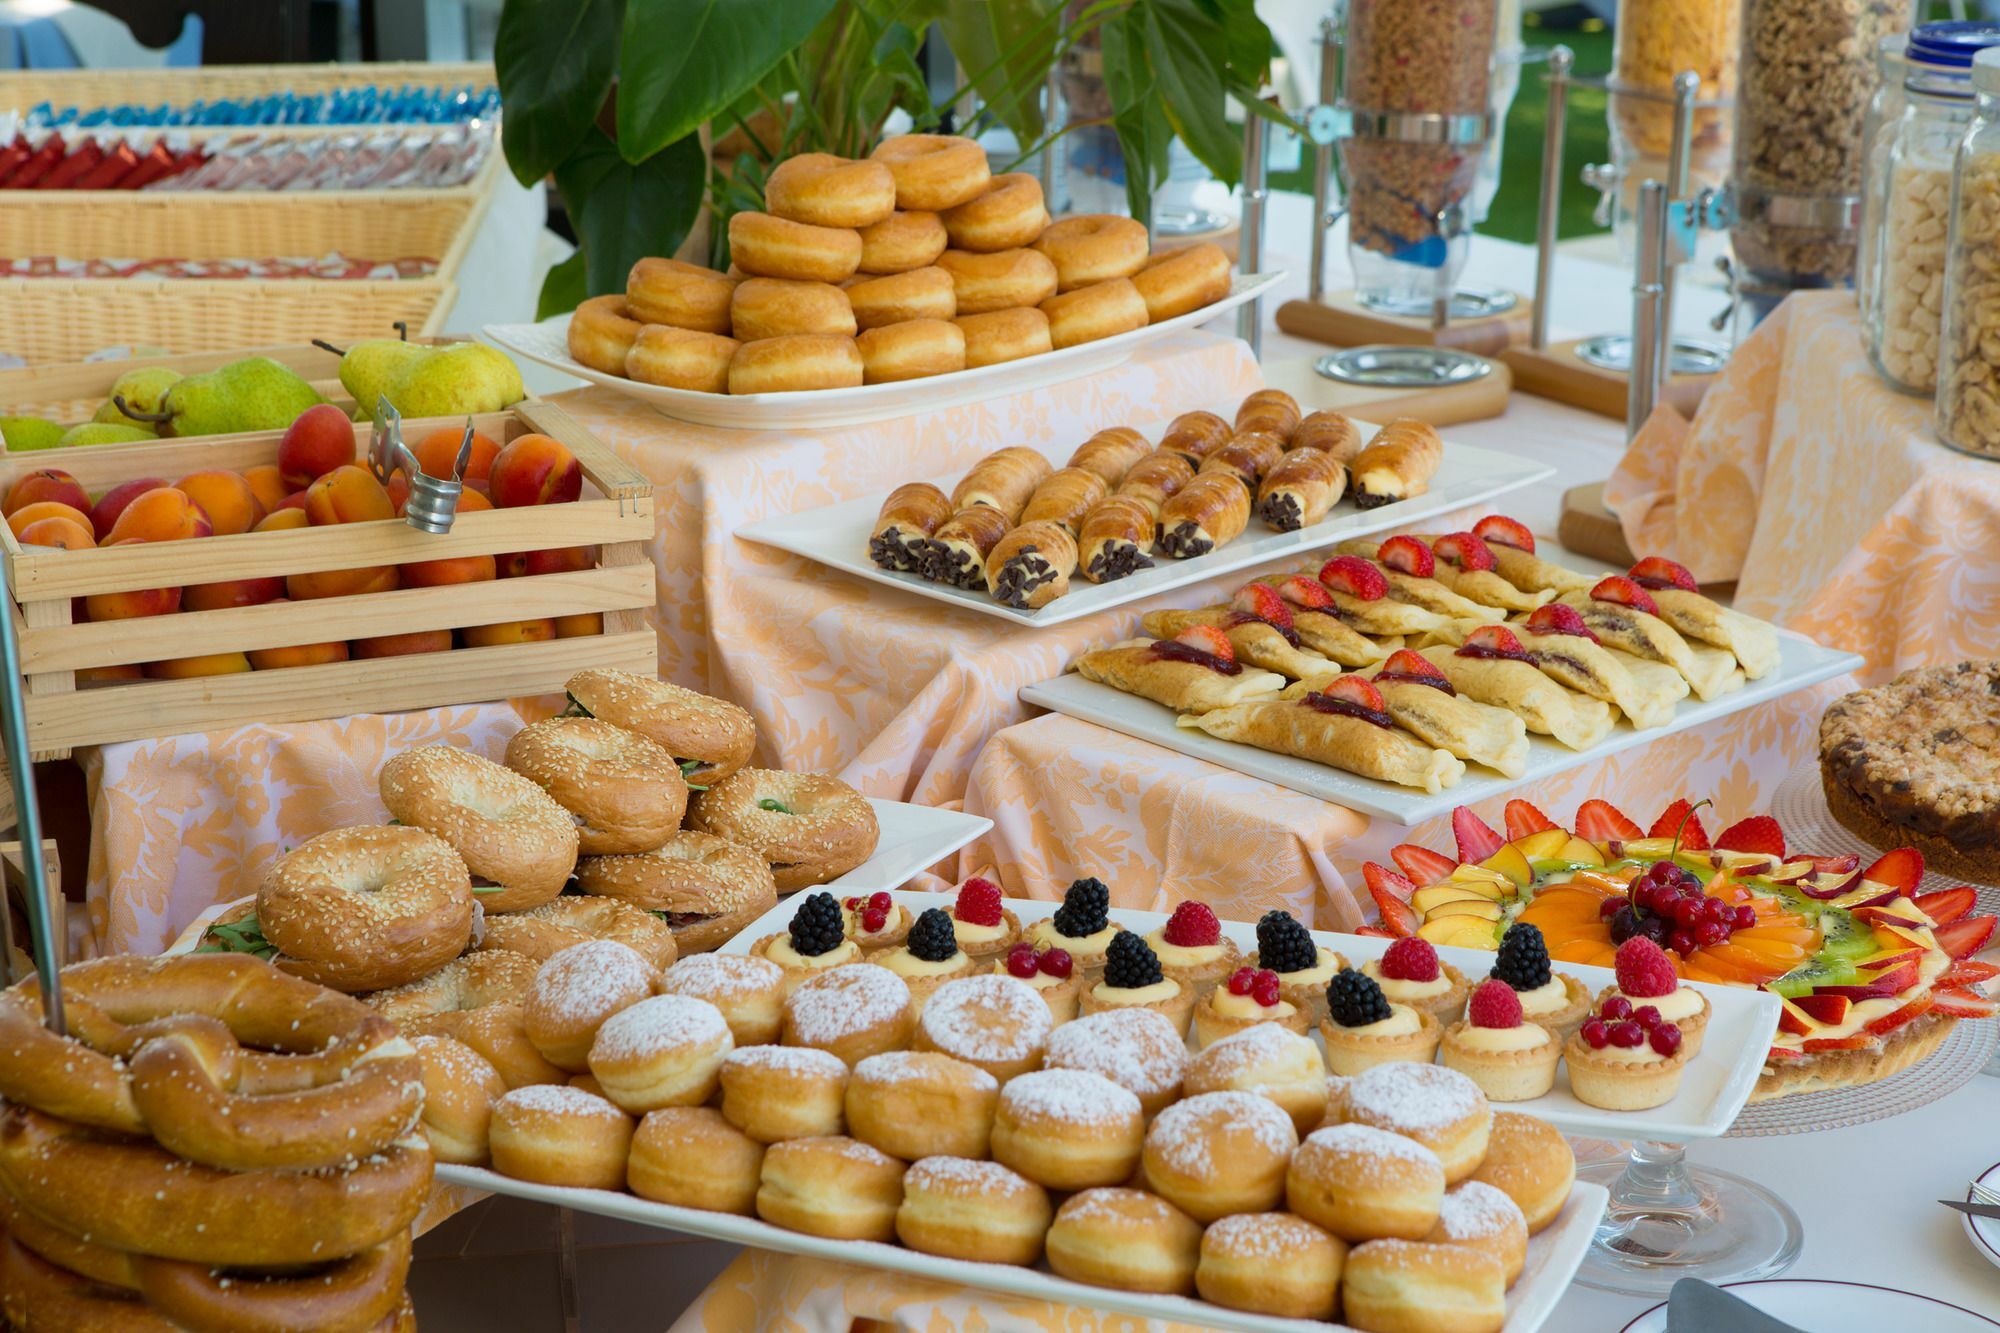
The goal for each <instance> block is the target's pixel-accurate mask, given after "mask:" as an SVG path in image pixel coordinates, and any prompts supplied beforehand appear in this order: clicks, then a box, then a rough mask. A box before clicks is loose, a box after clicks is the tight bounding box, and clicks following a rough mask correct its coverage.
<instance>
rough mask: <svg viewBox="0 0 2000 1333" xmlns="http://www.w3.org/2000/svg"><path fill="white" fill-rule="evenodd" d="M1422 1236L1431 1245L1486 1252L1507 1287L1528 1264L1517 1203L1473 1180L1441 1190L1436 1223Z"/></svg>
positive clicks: (1524, 1230) (1524, 1224) (1525, 1230)
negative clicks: (1441, 1197) (1456, 1246)
mask: <svg viewBox="0 0 2000 1333" xmlns="http://www.w3.org/2000/svg"><path fill="white" fill-rule="evenodd" d="M1424 1239H1425V1240H1426V1241H1427V1242H1429V1243H1431V1244H1433V1245H1464V1246H1467V1247H1468V1248H1471V1249H1475V1250H1478V1251H1479V1252H1480V1253H1482V1254H1485V1255H1488V1256H1490V1257H1491V1258H1493V1259H1494V1260H1496V1261H1497V1262H1498V1263H1499V1265H1500V1271H1501V1273H1502V1274H1503V1275H1504V1277H1505V1279H1506V1283H1507V1285H1508V1286H1510V1287H1511V1286H1513V1285H1514V1279H1515V1278H1517V1277H1519V1276H1521V1270H1522V1269H1523V1268H1525V1267H1527V1265H1528V1219H1527V1218H1526V1217H1525V1216H1523V1214H1522V1212H1521V1206H1520V1205H1519V1204H1517V1203H1515V1202H1514V1201H1513V1200H1512V1199H1510V1198H1508V1197H1507V1195H1506V1194H1504V1193H1502V1192H1501V1191H1500V1190H1498V1189H1495V1188H1494V1187H1493V1186H1491V1185H1486V1184H1482V1183H1480V1182H1479V1181H1477V1180H1468V1181H1466V1182H1465V1183H1464V1184H1463V1185H1460V1186H1458V1187H1457V1188H1456V1189H1453V1190H1450V1191H1448V1192H1447V1193H1446V1194H1445V1196H1444V1203H1443V1204H1442V1205H1440V1206H1439V1208H1438V1220H1437V1225H1436V1226H1434V1227H1432V1228H1431V1232H1430V1234H1429V1235H1428V1236H1425V1237H1424Z"/></svg>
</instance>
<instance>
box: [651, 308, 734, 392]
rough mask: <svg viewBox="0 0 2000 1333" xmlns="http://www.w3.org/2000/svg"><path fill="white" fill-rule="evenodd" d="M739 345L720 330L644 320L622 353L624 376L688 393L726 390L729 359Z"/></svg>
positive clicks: (732, 357)
mask: <svg viewBox="0 0 2000 1333" xmlns="http://www.w3.org/2000/svg"><path fill="white" fill-rule="evenodd" d="M740 346H742V344H741V343H739V342H737V341H736V339H734V338H730V337H725V336H724V335H722V334H720V333H696V332H694V331H693V330H691V329H677V328H674V327H672V326H671V325H667V324H648V325H646V327H645V328H643V329H640V330H639V337H638V338H637V339H636V340H635V341H634V342H633V344H632V350H631V351H630V352H627V353H626V354H625V378H626V379H628V380H637V381H639V383H641V384H658V385H661V386H663V387H665V388H668V389H686V390H687V391H688V392H690V393H728V392H729V363H730V361H731V360H733V359H734V358H735V356H736V349H737V348H738V347H740Z"/></svg>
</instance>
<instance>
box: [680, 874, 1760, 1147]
mask: <svg viewBox="0 0 2000 1333" xmlns="http://www.w3.org/2000/svg"><path fill="white" fill-rule="evenodd" d="M896 899H897V901H898V902H901V903H902V904H904V905H905V906H906V907H908V908H909V909H910V911H911V913H912V914H915V913H918V912H922V911H923V910H924V909H925V908H927V907H943V908H946V909H947V910H948V909H949V908H950V907H951V905H952V902H953V896H952V895H951V894H948V893H914V892H912V893H899V894H897V895H896ZM1007 906H1008V908H1009V909H1010V910H1011V911H1013V913H1014V914H1015V915H1016V916H1018V917H1019V918H1020V920H1021V924H1022V925H1023V926H1024V927H1025V926H1027V925H1028V924H1030V923H1031V922H1035V921H1040V920H1041V919H1042V918H1043V917H1046V916H1053V915H1055V910H1056V908H1058V907H1060V906H1062V904H1061V903H1060V902H1057V901H1053V900H1049V899H1041V898H1009V899H1008V900H1007ZM796 911H798V903H797V902H796V901H795V900H788V901H786V902H781V903H779V904H778V905H777V906H776V907H774V908H772V909H771V910H770V911H768V912H766V913H765V914H764V915H763V916H761V917H759V918H758V919H757V920H755V921H753V922H751V923H750V924H749V925H747V926H745V927H744V928H743V930H742V931H741V932H740V933H738V934H737V935H736V937H735V938H734V939H731V940H730V941H729V942H728V943H727V944H724V945H723V946H722V947H721V949H719V950H718V951H717V952H719V953H747V952H748V951H749V949H750V946H751V945H752V944H754V943H756V942H757V941H758V940H760V939H762V938H763V937H764V936H766V935H773V934H777V933H779V932H782V931H784V930H785V929H786V928H787V927H788V926H789V925H790V923H791V919H792V914H793V913H794V912H796ZM1111 917H1112V919H1113V920H1114V921H1116V922H1118V924H1120V925H1122V926H1125V927H1127V928H1128V929H1131V930H1134V931H1137V932H1138V933H1139V934H1141V935H1144V934H1146V933H1148V932H1150V931H1153V930H1156V929H1158V928H1159V927H1160V926H1163V925H1165V924H1166V921H1167V914H1166V913H1165V912H1144V911H1138V910H1136V909H1135V910H1127V909H1125V908H1122V907H1113V908H1112V909H1111ZM1222 929H1223V932H1224V933H1225V934H1227V935H1228V936H1229V938H1231V939H1233V940H1235V941H1236V944H1237V947H1239V948H1240V949H1242V950H1243V953H1244V955H1245V956H1246V957H1247V956H1248V955H1249V953H1250V951H1251V950H1253V949H1255V948H1256V947H1257V928H1256V926H1255V925H1254V924H1253V923H1251V922H1248V921H1224V922H1223V923H1222ZM1312 934H1313V938H1314V939H1316V940H1318V941H1319V942H1320V943H1321V944H1323V945H1325V946H1326V947H1327V948H1329V949H1333V950H1335V951H1336V952H1338V953H1341V954H1343V955H1345V956H1346V958H1347V960H1348V961H1349V962H1350V963H1352V964H1353V965H1355V966H1357V967H1358V966H1359V965H1360V964H1362V963H1363V962H1366V961H1368V960H1369V959H1373V958H1380V957H1381V956H1382V955H1383V954H1384V953H1385V952H1387V950H1388V948H1389V946H1390V945H1391V944H1393V943H1395V941H1394V940H1389V939H1383V938H1379V937H1377V936H1373V935H1337V934H1334V933H1333V932H1331V931H1324V930H1316V931H1314V932H1312ZM1497 956H1498V955H1496V954H1494V953H1491V952H1488V951H1486V950H1482V949H1458V948H1440V949H1439V950H1438V957H1440V958H1442V959H1444V960H1445V961H1446V962H1447V963H1450V964H1451V965H1452V966H1453V967H1456V968H1457V969H1458V970H1459V971H1461V972H1463V973H1465V975H1466V977H1467V978H1468V979H1469V980H1472V981H1480V980H1483V979H1484V978H1485V976H1486V974H1487V973H1488V972H1489V971H1491V970H1492V967H1493V960H1494V959H1495V958H1496V957H1497ZM1554 967H1555V970H1556V971H1557V972H1560V973H1564V974H1566V975H1568V976H1573V977H1575V978H1576V979H1577V980H1578V981H1580V982H1582V983H1583V985H1584V988H1585V989H1586V990H1588V991H1589V992H1590V993H1591V994H1592V995H1596V994H1597V993H1598V992H1599V991H1601V990H1603V989H1604V988H1605V987H1606V986H1609V985H1611V984H1612V983H1613V982H1614V981H1616V980H1617V978H1616V976H1615V975H1614V974H1613V973H1612V970H1611V969H1610V968H1608V967H1586V966H1584V965H1583V964H1580V963H1556V964H1555V965H1554ZM1688 984H1689V985H1691V986H1693V987H1694V988H1695V989H1696V990H1698V991H1700V992H1701V993H1702V994H1703V995H1705V996H1707V997H1708V1003H1709V1007H1710V1013H1709V1017H1708V1030H1707V1032H1706V1033H1705V1034H1704V1035H1703V1037H1702V1044H1701V1052H1700V1054H1698V1055H1696V1056H1695V1058H1694V1059H1692V1060H1690V1061H1688V1064H1687V1068H1686V1070H1685V1072H1683V1074H1682V1075H1681V1090H1680V1092H1679V1094H1678V1095H1676V1096H1675V1097H1674V1099H1673V1100H1672V1101H1670V1102H1668V1103H1666V1104H1665V1105H1664V1106H1656V1107H1654V1108H1653V1109H1652V1110H1650V1111H1605V1110H1600V1109H1599V1108H1597V1107H1595V1106H1586V1105H1585V1104H1584V1103H1583V1102H1581V1101H1578V1100H1577V1098H1576V1096H1575V1094H1573V1093H1572V1092H1571V1091H1570V1090H1569V1075H1568V1072H1567V1066H1564V1067H1562V1068H1559V1069H1558V1071H1557V1073H1556V1085H1555V1087H1554V1089H1552V1090H1551V1091H1550V1092H1548V1093H1547V1094H1546V1095H1544V1096H1541V1097H1537V1098H1535V1099H1534V1100H1533V1101H1527V1102H1510V1103H1508V1107H1509V1109H1511V1110H1517V1111H1526V1112H1528V1113H1529V1114H1530V1115H1537V1116H1540V1117H1541V1118H1542V1119H1544V1120H1546V1121H1548V1122H1549V1123H1550V1124H1552V1125H1554V1126H1555V1127H1556V1128H1557V1129H1560V1130H1562V1131H1563V1132H1564V1133H1566V1134H1586V1135H1592V1136H1595V1137H1598V1138H1610V1139H1654V1140H1659V1141H1663V1142H1668V1143H1685V1142H1687V1141H1688V1140H1690V1139H1712V1138H1716V1137H1718V1136H1719V1135H1721V1134H1723V1133H1725V1132H1727V1130H1728V1129H1729V1126H1730V1124H1731V1122H1733V1121H1734V1120H1735V1119H1736V1116H1737V1114H1738V1112H1740V1111H1742V1109H1743V1107H1744V1106H1745V1105H1746V1104H1747V1103H1748V1102H1749V1100H1750V1093H1751V1091H1752V1089H1754V1088H1755V1087H1756V1086H1757V1076H1758V1074H1759V1073H1761V1072H1762V1071H1763V1068H1764V1055H1765V1052H1767V1051H1769V1050H1770V1049H1771V1038H1772V1036H1773V1035H1774V1034H1776V1032H1777V1030H1778V997H1777V996H1776V995H1773V994H1771V993H1770V992H1769V991H1764V990H1756V989H1752V988H1751V987H1748V986H1711V985H1707V984H1705V983H1701V982H1690V983H1688ZM1313 1040H1314V1041H1318V1040H1319V1037H1318V1035H1317V1034H1315V1035H1314V1038H1313Z"/></svg>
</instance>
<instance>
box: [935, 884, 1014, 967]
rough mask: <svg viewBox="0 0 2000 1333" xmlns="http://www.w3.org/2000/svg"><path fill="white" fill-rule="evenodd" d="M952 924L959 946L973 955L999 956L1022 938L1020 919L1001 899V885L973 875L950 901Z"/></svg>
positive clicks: (980, 957)
mask: <svg viewBox="0 0 2000 1333" xmlns="http://www.w3.org/2000/svg"><path fill="white" fill-rule="evenodd" d="M951 928H952V930H953V932H954V933H956V934H957V936H958V947H959V948H961V949H963V950H965V951H966V952H967V953H968V954H971V955H972V956H973V957H974V958H979V959H987V958H998V957H999V956H1000V955H1002V954H1004V953H1006V952H1007V951H1008V950H1009V949H1011V948H1013V947H1014V941H1016V940H1018V939H1020V938H1021V921H1020V918H1019V917H1016V916H1015V915H1014V914H1013V913H1012V912H1010V911H1008V910H1007V908H1006V907H1005V905H1003V904H1002V902H1001V901H1000V886H999V885H998V884H995V883H994V882H993V881H992V880H990V879H982V878H981V877H979V876H978V875H974V876H973V877H972V878H971V879H968V880H967V881H965V883H964V885H963V886H961V887H960V888H959V891H958V901H957V902H955V903H953V904H952V908H951Z"/></svg>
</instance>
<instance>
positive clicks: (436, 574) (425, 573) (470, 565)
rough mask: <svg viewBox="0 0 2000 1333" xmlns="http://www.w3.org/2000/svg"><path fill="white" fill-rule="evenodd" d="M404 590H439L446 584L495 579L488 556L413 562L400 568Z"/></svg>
mask: <svg viewBox="0 0 2000 1333" xmlns="http://www.w3.org/2000/svg"><path fill="white" fill-rule="evenodd" d="M400 568H401V569H402V571H403V586H404V587H405V588H441V587H443V586H444V585H445V584H447V583H484V582H485V581H486V580H488V579H491V578H494V577H496V575H495V571H494V565H493V557H492V556H490V555H461V556H454V557H453V558H452V559H449V560H415V561H412V562H411V563H409V564H407V565H403V566H401V567H400Z"/></svg>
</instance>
